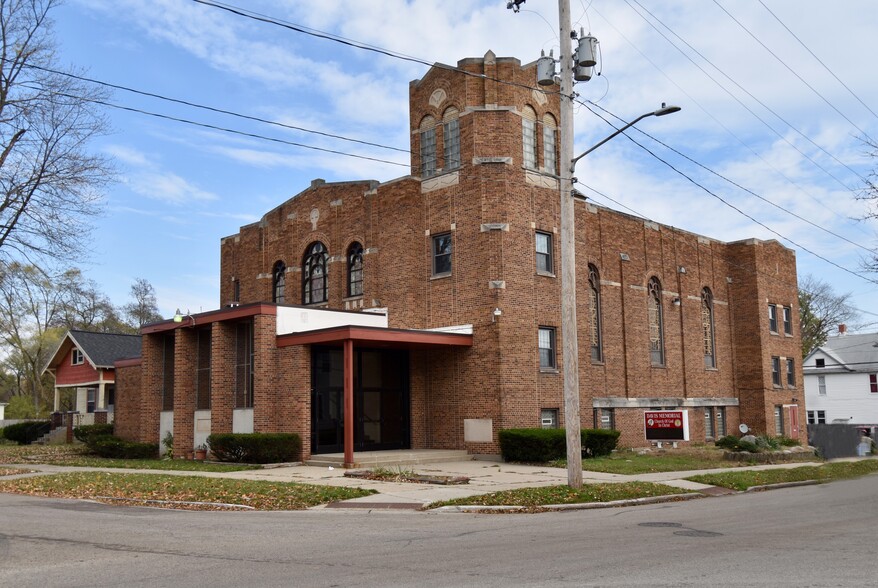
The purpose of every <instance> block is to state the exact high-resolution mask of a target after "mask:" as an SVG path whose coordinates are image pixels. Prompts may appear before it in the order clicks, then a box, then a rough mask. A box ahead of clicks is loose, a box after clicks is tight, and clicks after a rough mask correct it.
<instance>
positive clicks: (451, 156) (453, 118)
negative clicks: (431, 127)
mask: <svg viewBox="0 0 878 588" xmlns="http://www.w3.org/2000/svg"><path fill="white" fill-rule="evenodd" d="M442 143H443V146H444V152H445V163H444V164H443V167H442V169H443V170H444V171H449V170H452V169H457V168H459V167H460V124H459V123H458V120H457V108H455V107H453V106H451V107H449V108H448V109H446V110H445V114H443V115H442Z"/></svg>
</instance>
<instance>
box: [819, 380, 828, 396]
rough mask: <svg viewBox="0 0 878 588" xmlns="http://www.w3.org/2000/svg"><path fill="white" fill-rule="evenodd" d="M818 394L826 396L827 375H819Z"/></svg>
mask: <svg viewBox="0 0 878 588" xmlns="http://www.w3.org/2000/svg"><path fill="white" fill-rule="evenodd" d="M817 394H819V395H820V396H826V376H817Z"/></svg>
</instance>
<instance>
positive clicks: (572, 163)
mask: <svg viewBox="0 0 878 588" xmlns="http://www.w3.org/2000/svg"><path fill="white" fill-rule="evenodd" d="M654 114H655V113H654V112H647V113H646V114H641V115H640V116H638V117H637V118H635V119H634V120H632V121H631V122H630V123H628V124H627V125H625V126H624V127H622V128H621V129H617V130H616V132H615V133H613V134H611V135H610V136H608V137H607V138H606V139H604V140H603V141H601V142H600V143H598V144H596V145H593V146H592V147H590V148H588V149H586V150H585V151H584V152H582V153H580V154H579V155H577V156H576V157H574V158H573V161H571V162H570V171H571V173H572V172H573V171H574V169H575V168H576V162H577V161H579V160H580V159H582V158H583V157H585V156H586V155H588V154H589V153H591V152H592V151H594V150H595V149H597V148H598V147H600V146H601V145H603V144H604V143H606V142H607V141H609V140H610V139H612V138H613V137H616V136H617V135H621V134H622V133H624V132H625V131H627V130H628V129H630V128H631V127H633V126H634V125H636V124H637V123H639V122H640V121H642V120H643V119H645V118H646V117H648V116H653V115H654Z"/></svg>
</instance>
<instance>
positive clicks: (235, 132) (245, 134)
mask: <svg viewBox="0 0 878 588" xmlns="http://www.w3.org/2000/svg"><path fill="white" fill-rule="evenodd" d="M44 89H45V88H44ZM49 91H51V90H49ZM53 93H55V94H57V95H58V96H64V97H66V98H74V99H76V100H88V101H89V102H92V103H94V104H100V105H101V106H107V107H109V108H116V109H118V110H125V111H128V112H136V113H138V114H144V115H147V116H152V117H155V118H161V119H164V120H170V121H174V122H179V123H183V124H187V125H192V126H196V127H202V128H205V129H211V130H213V131H221V132H223V133H229V134H233V135H240V136H242V137H249V138H252V139H260V140H263V141H271V142H273V143H281V144H283V145H291V146H293V147H301V148H302V149H311V150H313V151H321V152H323V153H332V154H334V155H344V156H345V157H353V158H356V159H365V160H367V161H374V162H377V163H386V164H388V165H397V166H401V167H406V168H408V167H409V164H407V163H399V162H397V161H390V160H387V159H379V158H377V157H368V156H366V155H357V154H355V153H346V152H344V151H337V150H335V149H327V148H325V147H317V146H315V145H307V144H305V143H298V142H296V141H287V140H286V139H278V138H276V137H267V136H265V135H259V134H256V133H248V132H246V131H239V130H236V129H229V128H226V127H220V126H217V125H212V124H208V123H202V122H198V121H194V120H189V119H186V118H180V117H176V116H170V115H167V114H160V113H157V112H150V111H148V110H142V109H140V108H134V107H131V106H122V105H121V104H113V103H112V102H106V101H104V100H97V99H93V98H83V97H82V96H74V95H72V94H66V93H64V92H53Z"/></svg>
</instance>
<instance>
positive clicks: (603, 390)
mask: <svg viewBox="0 0 878 588" xmlns="http://www.w3.org/2000/svg"><path fill="white" fill-rule="evenodd" d="M461 71H463V72H466V73H461ZM467 73H468V74H470V75H467ZM553 92H557V87H555V88H549V91H548V92H543V91H542V90H540V89H537V84H536V67H535V64H528V65H524V66H522V65H521V63H520V62H519V61H518V60H517V59H514V58H497V57H495V56H494V54H493V53H491V52H489V53H488V54H486V55H485V57H484V58H473V59H464V60H462V61H460V62H458V65H457V68H450V67H447V66H439V65H437V66H435V67H433V68H431V69H430V71H429V72H427V74H426V75H425V76H424V77H423V78H422V79H420V80H415V81H413V82H412V83H411V85H410V129H411V153H412V155H411V165H412V169H411V174H410V175H407V176H405V177H401V178H397V179H395V180H391V181H388V182H384V183H379V182H376V181H371V180H363V181H351V182H338V183H326V182H324V181H322V180H314V181H313V182H312V183H311V185H310V187H308V188H307V189H305V190H304V191H302V192H301V193H299V194H297V195H296V196H294V197H293V198H291V199H289V200H288V201H286V202H284V203H282V204H281V205H280V206H278V207H277V208H275V209H273V210H271V211H269V212H267V213H266V214H265V215H264V216H263V218H262V219H261V220H260V221H259V222H257V223H254V224H251V225H247V226H243V227H241V228H240V231H239V232H238V233H237V234H235V235H232V236H229V237H226V238H224V239H222V240H221V245H220V251H221V284H220V299H221V300H220V302H221V304H222V306H223V308H221V309H220V310H218V311H214V312H210V313H203V314H198V315H194V316H187V317H184V318H183V320H182V321H181V322H177V323H175V322H172V321H166V322H162V323H157V324H154V325H149V326H148V327H146V328H144V329H143V336H144V339H143V354H142V357H141V358H140V359H138V360H133V361H129V362H123V363H119V364H117V368H118V371H119V375H118V380H119V381H118V384H117V385H118V389H119V394H118V400H117V417H116V419H117V420H116V422H117V431H118V433H119V434H121V435H123V436H126V437H129V438H132V439H135V438H136V439H142V440H147V441H153V442H156V441H158V439H159V438H160V436H162V435H164V434H165V432H167V431H173V432H174V437H175V443H174V446H175V451H176V452H178V453H180V454H182V453H183V452H185V450H186V448H188V447H189V446H190V444H197V443H199V442H201V440H203V439H204V438H206V436H207V434H209V433H210V432H211V431H213V432H221V431H241V432H247V431H292V432H296V433H298V434H300V435H301V437H302V439H303V446H304V449H303V454H304V455H303V457H304V458H308V457H309V456H310V455H312V454H318V453H326V452H337V451H341V450H342V449H344V450H345V452H346V454H348V452H351V453H350V455H352V451H353V450H366V449H390V448H405V447H411V448H437V449H439V448H442V449H445V448H453V449H467V450H468V451H470V452H471V453H482V454H496V453H498V452H499V449H498V445H497V433H498V431H499V430H501V429H505V428H512V427H537V426H541V425H542V426H547V427H552V426H562V427H563V425H564V422H563V412H564V411H563V406H562V382H561V373H560V367H561V366H560V362H561V357H560V353H558V343H559V342H560V324H561V318H560V303H559V299H560V292H561V289H560V283H559V282H560V280H559V277H558V275H557V274H556V268H558V260H559V242H560V239H559V223H560V221H559V196H558V176H557V169H558V154H557V143H558V140H557V121H558V120H559V114H558V108H559V105H558V98H557V94H556V93H553ZM576 223H577V231H576V234H577V253H576V258H577V263H578V266H579V271H578V274H577V275H578V277H577V282H578V283H577V289H578V293H579V295H578V296H577V306H578V323H579V324H578V329H579V336H580V343H579V352H580V356H581V357H580V369H581V374H580V386H581V407H582V408H581V410H582V415H581V416H582V421H583V425H584V426H590V425H592V424H593V426H595V427H612V428H616V429H619V430H620V431H621V432H622V436H621V443H622V444H623V445H628V446H642V445H645V444H646V442H645V439H644V429H643V412H644V410H649V409H652V408H675V409H686V410H688V411H689V418H690V431H691V439H692V441H696V442H697V441H704V440H705V439H712V438H714V437H717V436H721V435H723V434H725V433H726V432H731V431H732V430H734V429H735V428H736V427H737V426H738V425H739V424H740V423H742V422H746V423H747V424H748V425H749V426H750V428H751V429H753V430H756V431H767V432H769V433H773V432H774V428H773V427H774V424H775V422H776V419H775V416H776V412H779V413H780V414H781V415H783V417H784V418H783V422H784V423H785V424H784V427H785V428H784V432H785V433H786V434H787V435H789V436H793V437H796V436H802V437H803V438H804V436H803V435H802V432H801V431H799V427H800V425H799V423H800V422H804V419H803V416H804V404H803V402H802V400H803V393H802V389H801V382H802V378H801V356H800V351H799V349H800V343H799V334H798V325H797V316H798V309H797V289H796V260H795V253H794V252H793V251H791V250H789V249H787V248H785V247H783V246H782V245H780V244H779V243H777V242H775V241H759V240H755V239H751V240H746V241H738V242H734V243H723V242H720V241H717V240H715V239H710V238H708V237H704V236H700V235H696V234H693V233H689V232H686V231H682V230H679V229H676V228H674V227H670V226H664V225H659V224H656V223H653V222H650V221H644V220H643V219H641V218H636V217H634V216H630V215H627V214H623V213H620V212H617V211H614V210H610V209H607V208H604V207H600V206H595V205H593V204H591V203H589V202H586V201H585V199H581V198H580V199H578V201H577V204H576ZM772 312H773V313H774V314H770V313H772ZM775 358H784V363H783V369H792V370H793V377H792V379H791V380H787V379H784V378H780V379H779V380H777V379H775V378H774V376H775V374H774V373H773V371H772V368H773V366H774V360H775ZM787 358H789V362H791V363H789V362H787ZM778 369H780V367H778ZM790 382H792V383H790ZM344 406H347V409H344V408H343V407H344ZM346 461H350V460H347V459H346Z"/></svg>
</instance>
